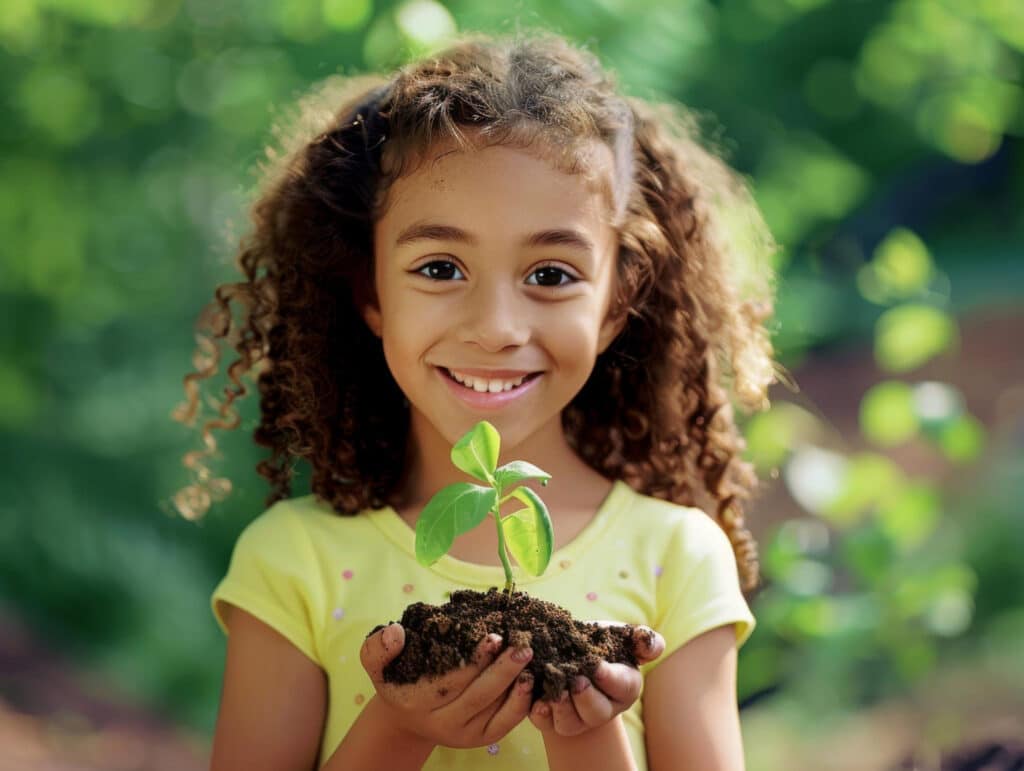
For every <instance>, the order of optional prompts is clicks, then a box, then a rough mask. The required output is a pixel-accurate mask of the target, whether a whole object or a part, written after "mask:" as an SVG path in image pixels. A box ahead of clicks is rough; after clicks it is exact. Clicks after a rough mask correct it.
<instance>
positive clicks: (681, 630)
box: [642, 509, 756, 672]
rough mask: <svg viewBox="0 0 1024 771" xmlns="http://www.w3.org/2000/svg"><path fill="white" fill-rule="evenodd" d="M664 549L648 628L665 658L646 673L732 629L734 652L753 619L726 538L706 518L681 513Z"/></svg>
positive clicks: (690, 512)
mask: <svg viewBox="0 0 1024 771" xmlns="http://www.w3.org/2000/svg"><path fill="white" fill-rule="evenodd" d="M683 514H684V517H683V519H682V521H681V526H680V527H677V528H676V530H675V532H674V534H673V536H672V537H671V538H670V539H669V541H668V544H667V551H666V553H665V554H664V556H663V558H662V562H661V571H660V572H661V575H660V576H659V578H658V589H657V618H656V620H655V626H654V628H655V629H656V630H657V631H658V632H659V633H660V634H661V635H662V636H663V637H664V638H665V653H664V654H663V655H662V656H660V657H659V658H658V659H657V660H656V661H654V662H651V663H650V664H647V665H645V666H644V667H643V668H642V669H643V670H644V671H645V672H646V671H648V670H650V669H653V668H654V667H655V666H657V664H658V663H660V662H661V661H664V660H666V659H667V658H668V656H669V654H671V653H673V652H674V651H675V650H677V649H678V648H681V647H682V646H683V645H685V644H686V643H687V642H689V641H690V640H692V639H693V638H694V637H696V636H698V635H700V634H703V633H704V632H707V631H709V630H711V629H714V628H715V627H719V626H722V625H724V624H734V625H735V629H736V647H737V648H739V647H741V646H742V645H743V643H745V642H746V641H747V639H748V638H749V637H750V635H751V633H752V632H753V631H754V626H755V623H756V622H755V620H754V616H753V614H752V613H751V612H750V608H749V606H748V605H747V602H746V600H745V599H744V597H743V592H742V590H741V589H740V582H739V573H738V571H737V568H736V557H735V555H734V553H733V549H732V544H731V543H730V542H729V538H728V536H726V534H725V532H724V531H723V530H722V529H721V527H719V526H718V524H717V523H715V522H714V521H713V520H712V519H711V518H710V517H709V516H708V515H707V514H705V513H704V512H702V511H700V510H699V509H687V510H686V511H685V512H683Z"/></svg>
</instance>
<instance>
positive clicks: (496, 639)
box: [484, 632, 501, 653]
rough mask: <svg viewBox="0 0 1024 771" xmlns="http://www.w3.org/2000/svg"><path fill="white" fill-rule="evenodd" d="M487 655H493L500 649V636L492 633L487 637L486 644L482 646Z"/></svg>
mask: <svg viewBox="0 0 1024 771" xmlns="http://www.w3.org/2000/svg"><path fill="white" fill-rule="evenodd" d="M484 647H485V648H486V649H487V652H488V653H495V652H496V651H497V650H498V648H500V647H501V635H500V634H494V633H493V632H492V633H491V634H489V635H487V642H486V643H485V644H484Z"/></svg>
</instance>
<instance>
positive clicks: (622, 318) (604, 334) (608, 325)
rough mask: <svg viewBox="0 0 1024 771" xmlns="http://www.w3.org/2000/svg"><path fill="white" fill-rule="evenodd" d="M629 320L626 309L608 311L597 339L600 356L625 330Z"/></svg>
mask: <svg viewBox="0 0 1024 771" xmlns="http://www.w3.org/2000/svg"><path fill="white" fill-rule="evenodd" d="M628 320H629V314H627V313H626V309H625V308H612V309H610V310H609V311H608V313H607V314H606V315H605V317H604V322H603V323H602V324H601V331H600V333H599V334H598V337H597V352H598V353H599V354H600V353H604V352H605V350H606V349H607V348H608V346H609V345H611V344H612V343H613V342H614V341H615V338H617V337H618V336H619V334H620V333H621V332H622V330H623V329H625V327H626V322H627V321H628Z"/></svg>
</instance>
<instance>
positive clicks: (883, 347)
mask: <svg viewBox="0 0 1024 771" xmlns="http://www.w3.org/2000/svg"><path fill="white" fill-rule="evenodd" d="M957 340H958V333H957V327H956V322H955V321H954V320H953V319H952V318H951V317H950V316H949V315H948V314H946V313H943V312H942V311H941V310H939V309H937V308H933V307H931V306H928V305H916V304H907V305H900V306H898V307H896V308H892V309H890V310H888V311H886V312H885V313H883V314H882V315H881V316H880V317H879V319H878V323H877V325H876V327H875V359H876V360H877V361H878V364H879V366H880V367H882V369H886V370H888V371H890V372H908V371H910V370H912V369H916V368H917V367H920V366H921V365H922V364H924V363H925V362H926V361H928V360H929V359H931V358H933V357H935V356H938V355H939V354H941V353H945V352H946V351H948V350H950V349H951V348H952V347H953V346H954V345H955V344H956V343H957Z"/></svg>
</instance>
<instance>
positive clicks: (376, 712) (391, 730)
mask: <svg viewBox="0 0 1024 771" xmlns="http://www.w3.org/2000/svg"><path fill="white" fill-rule="evenodd" d="M363 711H364V712H369V715H368V717H370V718H371V719H373V720H374V722H376V723H377V724H378V725H379V726H380V730H381V732H382V738H384V739H386V740H387V742H388V743H389V744H388V746H390V747H394V748H395V749H396V750H398V751H400V752H401V753H402V754H403V755H410V756H419V755H422V756H423V760H424V761H426V759H427V756H429V755H430V753H431V752H433V751H434V746H435V744H434V742H432V741H431V740H430V739H427V738H425V737H423V736H420V735H419V734H417V733H413V732H412V731H410V730H408V729H407V728H405V727H404V726H403V721H402V717H401V715H399V714H398V710H396V709H395V708H394V707H392V706H391V705H390V704H388V703H387V702H386V701H384V699H382V698H381V697H380V696H379V695H378V694H376V693H375V694H374V695H373V696H372V697H371V698H370V700H369V701H368V702H367V703H366V707H365V708H364V709H363Z"/></svg>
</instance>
